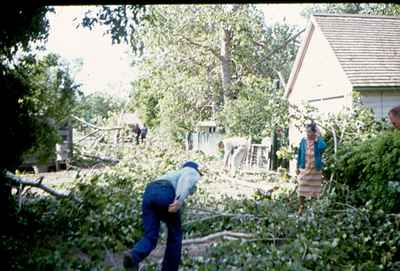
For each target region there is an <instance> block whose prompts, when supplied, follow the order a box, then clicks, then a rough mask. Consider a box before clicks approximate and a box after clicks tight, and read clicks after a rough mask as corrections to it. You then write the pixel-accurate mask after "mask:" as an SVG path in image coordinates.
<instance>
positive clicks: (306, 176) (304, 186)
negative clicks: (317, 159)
mask: <svg viewBox="0 0 400 271" xmlns="http://www.w3.org/2000/svg"><path fill="white" fill-rule="evenodd" d="M321 183H322V172H321V171H318V170H316V169H307V170H302V171H301V172H300V175H299V190H298V194H299V196H303V197H314V198H319V196H320V194H321Z"/></svg>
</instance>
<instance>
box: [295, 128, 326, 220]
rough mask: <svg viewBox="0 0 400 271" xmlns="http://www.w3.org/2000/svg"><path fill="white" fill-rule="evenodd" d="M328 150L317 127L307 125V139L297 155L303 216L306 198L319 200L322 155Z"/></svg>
mask: <svg viewBox="0 0 400 271" xmlns="http://www.w3.org/2000/svg"><path fill="white" fill-rule="evenodd" d="M325 148H326V143H325V140H324V139H323V138H322V137H321V136H320V133H319V130H318V128H317V125H316V124H315V123H314V122H312V123H311V124H308V125H306V137H305V138H303V139H302V140H301V141H300V145H299V150H298V155H297V174H298V177H299V187H298V192H299V199H300V208H299V214H300V215H301V214H303V211H304V200H305V198H306V197H313V198H319V196H320V194H321V183H322V166H323V163H322V159H321V157H322V153H323V152H324V150H325Z"/></svg>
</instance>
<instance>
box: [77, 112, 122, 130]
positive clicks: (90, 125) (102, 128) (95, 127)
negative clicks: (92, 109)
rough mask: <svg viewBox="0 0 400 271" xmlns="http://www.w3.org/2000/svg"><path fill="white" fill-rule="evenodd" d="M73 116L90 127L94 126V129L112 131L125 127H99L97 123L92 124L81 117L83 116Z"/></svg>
mask: <svg viewBox="0 0 400 271" xmlns="http://www.w3.org/2000/svg"><path fill="white" fill-rule="evenodd" d="M72 117H73V118H74V119H76V120H77V121H80V122H82V123H83V124H85V125H87V126H89V127H92V128H94V129H97V130H101V131H112V130H121V129H124V128H123V127H110V128H104V127H98V126H96V125H94V124H91V123H89V122H87V121H86V120H83V119H81V118H78V117H77V116H75V115H72Z"/></svg>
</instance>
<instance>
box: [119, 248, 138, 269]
mask: <svg viewBox="0 0 400 271" xmlns="http://www.w3.org/2000/svg"><path fill="white" fill-rule="evenodd" d="M123 265H124V268H125V270H128V271H138V270H139V266H138V264H136V263H135V261H134V260H133V258H132V255H131V253H130V252H129V251H126V252H124V261H123Z"/></svg>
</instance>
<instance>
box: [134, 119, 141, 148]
mask: <svg viewBox="0 0 400 271" xmlns="http://www.w3.org/2000/svg"><path fill="white" fill-rule="evenodd" d="M133 132H134V133H135V134H136V145H138V144H139V139H140V133H141V130H140V127H139V124H136V125H135V127H134V128H133Z"/></svg>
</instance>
